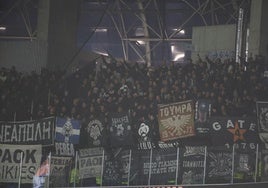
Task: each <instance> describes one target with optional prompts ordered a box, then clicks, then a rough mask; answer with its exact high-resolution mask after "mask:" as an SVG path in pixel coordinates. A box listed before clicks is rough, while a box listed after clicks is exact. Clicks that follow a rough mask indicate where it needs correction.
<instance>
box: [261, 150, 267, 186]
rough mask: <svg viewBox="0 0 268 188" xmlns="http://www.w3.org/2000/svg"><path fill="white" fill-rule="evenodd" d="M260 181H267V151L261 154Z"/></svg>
mask: <svg viewBox="0 0 268 188" xmlns="http://www.w3.org/2000/svg"><path fill="white" fill-rule="evenodd" d="M260 164H261V165H260V167H261V181H268V150H267V149H264V150H262V152H261V163H260Z"/></svg>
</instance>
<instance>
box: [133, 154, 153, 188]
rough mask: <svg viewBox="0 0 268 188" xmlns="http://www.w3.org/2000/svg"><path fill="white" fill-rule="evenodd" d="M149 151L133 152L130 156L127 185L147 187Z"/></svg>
mask: <svg viewBox="0 0 268 188" xmlns="http://www.w3.org/2000/svg"><path fill="white" fill-rule="evenodd" d="M150 156H151V150H133V151H132V154H131V166H130V178H129V185H133V186H134V185H149V171H150V167H149V166H148V164H150V161H151V160H150Z"/></svg>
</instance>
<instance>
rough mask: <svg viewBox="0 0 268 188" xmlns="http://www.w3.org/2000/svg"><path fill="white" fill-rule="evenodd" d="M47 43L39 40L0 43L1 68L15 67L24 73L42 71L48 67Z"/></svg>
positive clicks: (3, 41)
mask: <svg viewBox="0 0 268 188" xmlns="http://www.w3.org/2000/svg"><path fill="white" fill-rule="evenodd" d="M45 48H46V43H42V42H41V41H39V40H33V41H30V40H2V41H0V67H7V68H10V67H11V66H15V67H16V68H17V70H19V71H22V72H30V71H33V70H35V71H37V72H38V71H40V69H41V68H42V67H45V66H46V52H45V51H44V49H45Z"/></svg>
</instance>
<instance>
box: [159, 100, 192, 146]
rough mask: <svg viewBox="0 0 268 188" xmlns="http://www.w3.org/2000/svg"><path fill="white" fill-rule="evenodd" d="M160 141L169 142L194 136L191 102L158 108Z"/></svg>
mask: <svg viewBox="0 0 268 188" xmlns="http://www.w3.org/2000/svg"><path fill="white" fill-rule="evenodd" d="M158 123H159V134H160V138H161V141H164V142H165V141H170V140H175V139H178V138H184V137H189V136H194V135H195V130H194V107H193V102H192V101H191V100H189V101H184V102H177V103H172V104H167V105H159V106H158Z"/></svg>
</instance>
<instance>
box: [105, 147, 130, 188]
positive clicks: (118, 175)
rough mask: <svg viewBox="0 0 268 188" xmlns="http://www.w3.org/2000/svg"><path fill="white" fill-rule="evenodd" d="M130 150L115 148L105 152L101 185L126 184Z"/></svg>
mask: <svg viewBox="0 0 268 188" xmlns="http://www.w3.org/2000/svg"><path fill="white" fill-rule="evenodd" d="M129 155H130V150H122V149H116V150H114V151H112V152H110V153H106V154H105V158H104V167H103V169H104V170H103V176H102V185H104V186H111V185H114V186H116V185H118V186H123V185H125V186H126V185H128V175H129V174H128V173H129V171H130V168H129V167H130V166H129V165H130V163H129V161H130V156H129Z"/></svg>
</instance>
